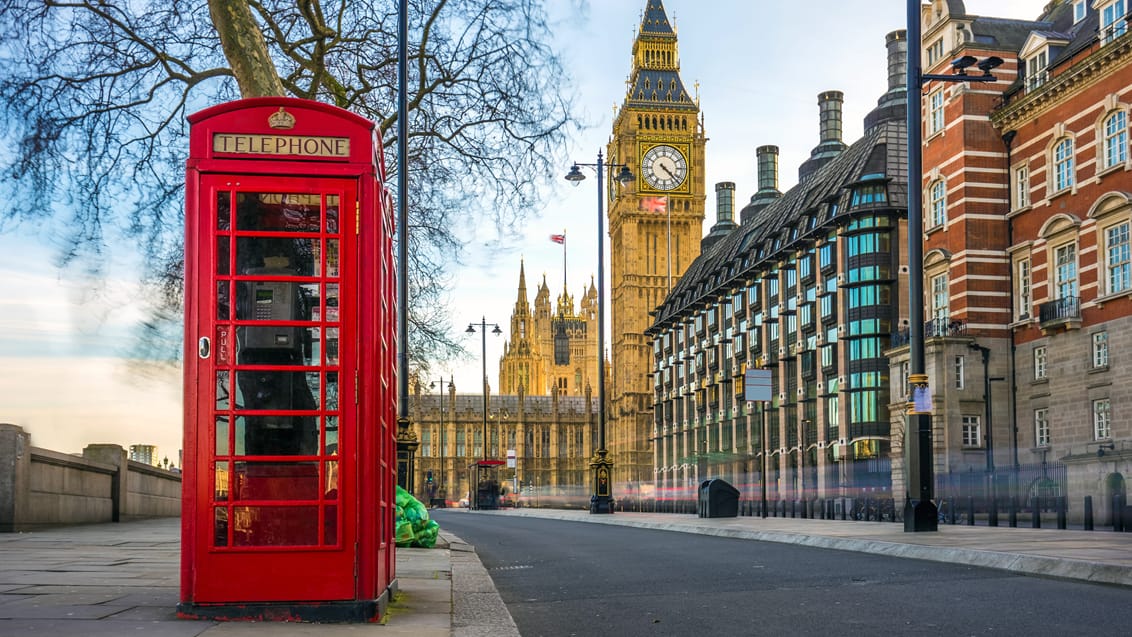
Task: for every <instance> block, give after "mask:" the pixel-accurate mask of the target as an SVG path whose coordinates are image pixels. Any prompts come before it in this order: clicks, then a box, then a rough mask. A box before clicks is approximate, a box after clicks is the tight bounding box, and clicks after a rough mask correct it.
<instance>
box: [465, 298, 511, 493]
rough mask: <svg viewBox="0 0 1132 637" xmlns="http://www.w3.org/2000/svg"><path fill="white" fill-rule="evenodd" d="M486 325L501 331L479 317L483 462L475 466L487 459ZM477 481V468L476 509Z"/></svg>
mask: <svg viewBox="0 0 1132 637" xmlns="http://www.w3.org/2000/svg"><path fill="white" fill-rule="evenodd" d="M488 325H491V327H492V328H493V329H492V330H491V333H492V334H496V335H499V334H502V333H503V330H500V329H499V325H498V324H497V323H488V322H487V318H486V317H484V318H481V319H480V348H481V349H480V359H481V360H482V361H483V376H482V378H481V381H482V382H483V385H481V386H480V389H481V390H482V392H483V460H484V462H482V463H477V467H482V466H486V461H487V326H488ZM465 331H466V332H467V333H468V334H475V333H476V324H475V323H468V329H467V330H465ZM479 481H480V477H479V471H478V470H477V471H476V497H475V498H473V501H474V503H475V508H476V509H479V508H480V484H479Z"/></svg>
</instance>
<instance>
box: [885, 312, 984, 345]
mask: <svg viewBox="0 0 1132 637" xmlns="http://www.w3.org/2000/svg"><path fill="white" fill-rule="evenodd" d="M909 332H910V330H909V328H907V327H904V328H901V329H900V331H899V332H896V333H895V334H893V335H892V343H891V345H890V347H902V346H904V345H907V344H908V335H909ZM966 334H967V321H966V320H964V319H952V318H937V319H932V320H930V321H925V322H924V338H935V337H939V336H965V335H966Z"/></svg>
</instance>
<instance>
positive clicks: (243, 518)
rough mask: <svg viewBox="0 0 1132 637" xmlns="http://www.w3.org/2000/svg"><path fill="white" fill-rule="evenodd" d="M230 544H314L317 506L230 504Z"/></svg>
mask: <svg viewBox="0 0 1132 637" xmlns="http://www.w3.org/2000/svg"><path fill="white" fill-rule="evenodd" d="M232 517H233V521H232V545H233V546H315V545H317V544H318V537H319V529H318V507H317V506H300V507H287V506H243V507H232Z"/></svg>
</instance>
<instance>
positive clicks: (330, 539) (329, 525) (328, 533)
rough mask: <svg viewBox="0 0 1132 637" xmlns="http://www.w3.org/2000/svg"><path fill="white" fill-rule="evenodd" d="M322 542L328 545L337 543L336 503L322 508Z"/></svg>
mask: <svg viewBox="0 0 1132 637" xmlns="http://www.w3.org/2000/svg"><path fill="white" fill-rule="evenodd" d="M322 543H323V544H326V545H329V546H333V545H335V544H338V505H336V504H331V505H329V506H326V507H324V508H323V520H322Z"/></svg>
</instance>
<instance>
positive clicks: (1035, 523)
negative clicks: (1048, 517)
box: [1030, 496, 1042, 529]
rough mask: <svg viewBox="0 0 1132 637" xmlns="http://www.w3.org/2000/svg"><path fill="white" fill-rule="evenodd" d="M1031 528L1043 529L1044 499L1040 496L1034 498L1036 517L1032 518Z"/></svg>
mask: <svg viewBox="0 0 1132 637" xmlns="http://www.w3.org/2000/svg"><path fill="white" fill-rule="evenodd" d="M1030 527H1031V528H1035V529H1040V528H1042V499H1041V498H1040V497H1038V496H1034V515H1033V517H1031V518H1030Z"/></svg>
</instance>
